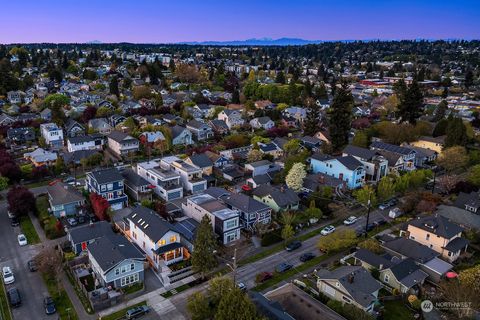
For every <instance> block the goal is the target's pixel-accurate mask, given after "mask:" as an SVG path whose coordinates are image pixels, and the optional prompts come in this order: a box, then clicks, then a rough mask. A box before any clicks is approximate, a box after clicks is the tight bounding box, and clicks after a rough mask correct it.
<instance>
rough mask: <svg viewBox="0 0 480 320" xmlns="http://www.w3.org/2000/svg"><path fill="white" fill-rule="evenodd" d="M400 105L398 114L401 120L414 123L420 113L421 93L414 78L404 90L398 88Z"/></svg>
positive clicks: (421, 105)
mask: <svg viewBox="0 0 480 320" xmlns="http://www.w3.org/2000/svg"><path fill="white" fill-rule="evenodd" d="M400 90H401V91H400V92H401V93H400V105H399V106H398V115H399V116H400V120H401V121H402V122H405V121H408V122H409V123H411V124H415V123H416V122H417V119H418V118H419V117H420V116H421V115H422V109H423V94H422V91H421V90H420V86H419V85H418V82H417V80H416V79H414V80H413V81H412V84H411V85H410V86H409V87H408V89H407V90H406V91H405V89H404V88H401V89H400Z"/></svg>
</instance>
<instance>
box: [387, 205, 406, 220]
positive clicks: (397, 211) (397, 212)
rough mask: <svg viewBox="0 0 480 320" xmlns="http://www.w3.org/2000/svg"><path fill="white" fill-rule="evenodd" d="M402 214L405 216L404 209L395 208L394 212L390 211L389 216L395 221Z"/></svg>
mask: <svg viewBox="0 0 480 320" xmlns="http://www.w3.org/2000/svg"><path fill="white" fill-rule="evenodd" d="M402 214H403V211H402V209H400V208H398V207H397V208H393V209H392V210H390V212H389V213H388V216H389V217H390V218H392V219H395V218H398V217H400V216H401V215H402Z"/></svg>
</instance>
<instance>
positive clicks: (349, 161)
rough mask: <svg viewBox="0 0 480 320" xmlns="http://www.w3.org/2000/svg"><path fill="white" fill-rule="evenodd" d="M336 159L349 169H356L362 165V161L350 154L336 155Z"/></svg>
mask: <svg viewBox="0 0 480 320" xmlns="http://www.w3.org/2000/svg"><path fill="white" fill-rule="evenodd" d="M336 159H337V160H338V162H340V163H341V164H343V165H344V166H345V167H346V168H347V169H349V170H356V169H357V168H358V167H363V163H361V162H360V161H358V160H357V159H356V158H355V157H352V156H345V157H338V158H336Z"/></svg>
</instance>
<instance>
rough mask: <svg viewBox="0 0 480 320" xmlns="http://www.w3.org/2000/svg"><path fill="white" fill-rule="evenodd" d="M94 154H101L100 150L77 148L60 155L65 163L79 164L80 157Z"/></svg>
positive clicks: (84, 157) (83, 157) (88, 156)
mask: <svg viewBox="0 0 480 320" xmlns="http://www.w3.org/2000/svg"><path fill="white" fill-rule="evenodd" d="M95 154H101V152H100V151H98V150H79V151H74V152H65V153H63V155H62V157H63V161H64V162H65V164H67V165H70V164H75V165H79V164H81V160H82V159H86V158H90V157H91V156H93V155H95Z"/></svg>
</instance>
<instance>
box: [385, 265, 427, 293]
mask: <svg viewBox="0 0 480 320" xmlns="http://www.w3.org/2000/svg"><path fill="white" fill-rule="evenodd" d="M390 271H391V272H392V273H393V275H394V276H395V278H396V279H397V280H398V281H399V282H400V283H402V284H403V285H404V286H406V287H407V288H411V287H413V286H414V285H415V284H417V283H421V282H422V281H423V280H425V279H426V278H427V277H428V274H426V273H425V272H424V271H422V270H421V269H420V266H418V265H417V264H416V263H415V261H414V260H413V259H411V258H407V259H404V260H401V261H400V262H398V263H397V264H395V265H393V266H392V267H390Z"/></svg>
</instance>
